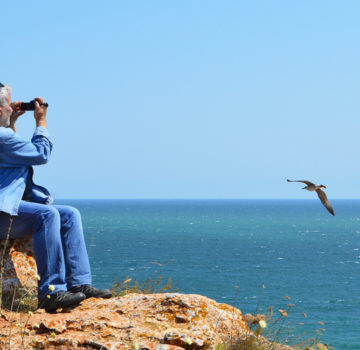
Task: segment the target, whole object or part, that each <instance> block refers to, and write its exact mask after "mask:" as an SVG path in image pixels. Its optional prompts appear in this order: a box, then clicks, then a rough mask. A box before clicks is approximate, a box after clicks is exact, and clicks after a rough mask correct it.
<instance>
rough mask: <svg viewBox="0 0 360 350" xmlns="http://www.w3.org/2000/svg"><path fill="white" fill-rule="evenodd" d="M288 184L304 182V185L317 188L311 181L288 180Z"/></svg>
mask: <svg viewBox="0 0 360 350" xmlns="http://www.w3.org/2000/svg"><path fill="white" fill-rule="evenodd" d="M287 182H303V183H304V184H306V185H308V186H315V184H313V183H312V182H310V181H306V180H289V179H287ZM324 194H325V193H324Z"/></svg>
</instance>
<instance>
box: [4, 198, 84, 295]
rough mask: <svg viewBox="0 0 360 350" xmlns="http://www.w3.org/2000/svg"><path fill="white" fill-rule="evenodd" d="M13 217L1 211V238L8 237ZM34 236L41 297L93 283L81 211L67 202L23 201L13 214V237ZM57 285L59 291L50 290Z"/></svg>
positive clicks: (11, 233) (56, 288)
mask: <svg viewBox="0 0 360 350" xmlns="http://www.w3.org/2000/svg"><path fill="white" fill-rule="evenodd" d="M9 222H10V216H9V215H8V214H6V213H4V212H0V239H4V238H6V235H7V232H8V228H9ZM26 235H32V236H33V243H34V253H35V260H36V265H37V268H38V274H39V276H40V280H39V284H38V296H39V298H41V297H43V296H45V295H47V294H52V293H55V292H59V291H66V290H68V289H70V288H72V287H75V286H79V285H83V284H91V271H90V264H89V259H88V255H87V251H86V246H85V240H84V235H83V229H82V224H81V216H80V212H79V211H78V210H77V209H75V208H73V207H70V206H66V205H44V204H38V203H31V202H25V201H21V203H20V207H19V212H18V216H13V223H12V228H11V232H10V238H19V237H23V236H26ZM49 285H53V286H54V287H55V290H54V291H53V292H52V291H50V290H49Z"/></svg>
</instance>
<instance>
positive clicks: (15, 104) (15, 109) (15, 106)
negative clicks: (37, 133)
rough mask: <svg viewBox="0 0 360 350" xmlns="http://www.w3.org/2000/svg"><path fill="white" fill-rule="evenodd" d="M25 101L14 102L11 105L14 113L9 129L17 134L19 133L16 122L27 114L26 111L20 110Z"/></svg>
mask: <svg viewBox="0 0 360 350" xmlns="http://www.w3.org/2000/svg"><path fill="white" fill-rule="evenodd" d="M23 102H24V101H19V102H13V103H12V104H11V108H12V109H13V112H12V114H11V116H10V125H9V128H11V129H13V130H14V131H15V132H17V127H16V121H17V119H18V118H19V117H20V116H21V115H23V114H24V113H25V111H22V110H21V109H20V106H21V104H22V103H23Z"/></svg>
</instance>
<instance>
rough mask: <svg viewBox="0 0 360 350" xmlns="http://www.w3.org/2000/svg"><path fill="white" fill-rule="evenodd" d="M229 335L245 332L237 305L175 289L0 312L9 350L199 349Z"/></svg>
mask: <svg viewBox="0 0 360 350" xmlns="http://www.w3.org/2000/svg"><path fill="white" fill-rule="evenodd" d="M10 328H12V330H11V334H12V336H11V338H10V339H9V337H8V335H9V332H10ZM230 334H232V335H238V336H239V335H240V336H241V335H243V336H248V335H249V334H250V329H249V327H248V325H247V323H246V321H245V319H244V316H243V314H242V313H241V311H240V310H239V309H237V308H235V307H233V306H230V305H227V304H221V303H217V302H216V301H214V300H212V299H209V298H206V297H204V296H201V295H186V294H180V293H165V294H128V295H125V296H123V297H115V298H111V299H107V300H105V299H94V298H91V299H87V300H85V301H83V302H82V304H81V305H80V306H78V307H77V308H75V309H73V310H71V311H69V310H63V312H59V313H56V314H47V313H45V311H44V310H37V311H35V312H33V313H29V314H24V313H23V314H20V313H16V312H10V311H3V313H2V316H1V318H0V348H2V347H4V348H6V346H7V344H9V340H10V342H11V349H12V350H17V349H22V347H21V346H22V344H21V341H22V339H23V341H24V343H25V345H26V346H28V347H30V348H31V346H33V347H35V348H37V349H59V350H61V349H63V350H69V349H78V348H79V349H86V348H88V349H102V350H117V349H138V350H140V349H143V350H146V349H149V350H155V349H156V350H176V349H177V350H183V349H191V350H200V349H206V348H212V347H214V346H215V345H216V344H219V343H221V342H222V341H223V340H224V339H225V337H228V336H229V335H230Z"/></svg>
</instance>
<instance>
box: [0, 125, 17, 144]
mask: <svg viewBox="0 0 360 350" xmlns="http://www.w3.org/2000/svg"><path fill="white" fill-rule="evenodd" d="M14 134H15V132H14V130H13V129H11V128H4V127H3V126H0V140H1V141H3V140H6V139H8V138H11V137H13V136H14Z"/></svg>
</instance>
